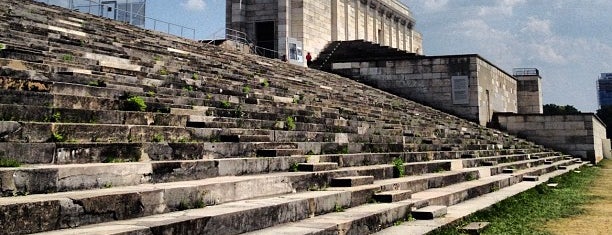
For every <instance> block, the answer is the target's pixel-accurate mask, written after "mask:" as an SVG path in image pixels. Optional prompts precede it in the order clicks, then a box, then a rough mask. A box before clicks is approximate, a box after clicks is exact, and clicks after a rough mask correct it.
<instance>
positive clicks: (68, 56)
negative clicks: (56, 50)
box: [62, 54, 74, 62]
mask: <svg viewBox="0 0 612 235" xmlns="http://www.w3.org/2000/svg"><path fill="white" fill-rule="evenodd" d="M62 60H63V61H65V62H71V61H73V60H74V56H73V55H72V54H64V55H62Z"/></svg>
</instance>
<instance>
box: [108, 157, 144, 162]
mask: <svg viewBox="0 0 612 235" xmlns="http://www.w3.org/2000/svg"><path fill="white" fill-rule="evenodd" d="M135 161H136V159H124V158H120V157H116V156H110V157H106V158H104V160H103V161H102V163H123V162H135Z"/></svg>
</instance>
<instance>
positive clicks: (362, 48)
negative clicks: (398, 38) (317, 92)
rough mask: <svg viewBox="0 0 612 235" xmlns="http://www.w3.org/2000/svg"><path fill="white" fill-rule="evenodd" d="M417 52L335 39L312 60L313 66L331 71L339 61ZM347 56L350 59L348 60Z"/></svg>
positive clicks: (402, 55) (364, 59)
mask: <svg viewBox="0 0 612 235" xmlns="http://www.w3.org/2000/svg"><path fill="white" fill-rule="evenodd" d="M416 56H418V55H417V54H415V53H410V52H406V51H402V50H399V49H397V48H392V47H389V46H382V45H380V44H377V43H372V42H367V41H364V40H352V41H333V42H330V43H329V44H328V45H326V46H325V48H324V49H323V50H322V51H321V53H319V55H318V57H317V59H315V60H314V61H313V62H312V66H311V67H312V68H316V69H319V70H323V71H331V68H332V64H333V63H338V62H355V61H376V60H380V59H398V58H412V57H416ZM346 58H350V60H348V61H346Z"/></svg>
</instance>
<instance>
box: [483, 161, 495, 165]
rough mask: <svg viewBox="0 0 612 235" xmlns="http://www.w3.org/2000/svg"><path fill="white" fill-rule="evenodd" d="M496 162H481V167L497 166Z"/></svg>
mask: <svg viewBox="0 0 612 235" xmlns="http://www.w3.org/2000/svg"><path fill="white" fill-rule="evenodd" d="M497 164H498V163H497V161H483V162H482V165H483V166H497Z"/></svg>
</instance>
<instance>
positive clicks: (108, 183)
mask: <svg viewBox="0 0 612 235" xmlns="http://www.w3.org/2000/svg"><path fill="white" fill-rule="evenodd" d="M103 186H104V188H112V187H113V182H106V183H104V185H103Z"/></svg>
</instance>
